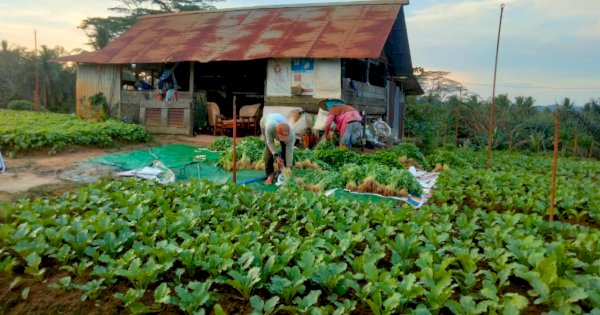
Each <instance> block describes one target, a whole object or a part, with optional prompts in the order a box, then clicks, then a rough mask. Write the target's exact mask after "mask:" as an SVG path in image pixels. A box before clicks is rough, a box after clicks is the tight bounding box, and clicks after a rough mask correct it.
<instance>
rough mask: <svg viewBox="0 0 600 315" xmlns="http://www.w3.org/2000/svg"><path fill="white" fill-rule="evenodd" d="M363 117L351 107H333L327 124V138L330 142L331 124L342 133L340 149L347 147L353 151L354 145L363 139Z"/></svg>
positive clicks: (328, 115)
mask: <svg viewBox="0 0 600 315" xmlns="http://www.w3.org/2000/svg"><path fill="white" fill-rule="evenodd" d="M361 121H362V117H360V114H359V113H358V111H357V110H356V109H354V107H352V106H350V105H337V106H333V107H331V109H330V110H329V113H328V114H327V122H325V138H327V139H328V140H329V130H330V128H331V123H335V128H336V129H337V130H338V131H339V133H340V147H343V146H346V147H348V149H352V144H353V143H354V142H356V141H358V140H359V139H360V138H361V137H362V125H361Z"/></svg>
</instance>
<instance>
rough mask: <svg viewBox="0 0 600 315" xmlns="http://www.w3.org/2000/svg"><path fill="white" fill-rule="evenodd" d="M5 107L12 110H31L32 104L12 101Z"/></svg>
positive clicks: (25, 101)
mask: <svg viewBox="0 0 600 315" xmlns="http://www.w3.org/2000/svg"><path fill="white" fill-rule="evenodd" d="M6 107H7V108H8V109H13V110H33V103H32V102H30V101H27V100H14V101H10V102H8V105H7V106H6Z"/></svg>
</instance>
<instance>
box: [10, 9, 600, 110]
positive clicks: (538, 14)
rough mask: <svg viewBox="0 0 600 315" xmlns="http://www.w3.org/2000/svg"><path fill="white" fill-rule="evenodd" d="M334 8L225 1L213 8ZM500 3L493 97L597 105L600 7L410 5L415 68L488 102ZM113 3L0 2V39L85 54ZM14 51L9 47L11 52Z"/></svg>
mask: <svg viewBox="0 0 600 315" xmlns="http://www.w3.org/2000/svg"><path fill="white" fill-rule="evenodd" d="M314 2H337V1H336V0H326V1H323V0H271V1H260V0H226V1H222V2H217V3H216V6H217V7H218V8H231V7H248V6H256V5H272V4H292V3H314ZM502 3H504V4H505V8H504V13H503V19H502V29H501V36H500V47H499V57H498V70H497V79H496V95H498V94H508V95H509V97H510V98H511V99H514V97H516V96H532V97H533V98H534V99H535V100H536V105H552V104H555V103H561V102H562V101H563V99H564V98H565V97H569V98H570V99H571V100H572V101H573V102H574V103H575V104H576V105H579V106H582V105H584V104H585V103H586V102H588V101H589V100H590V98H595V99H598V98H600V19H598V17H597V16H598V12H600V0H577V1H573V0H504V1H501V0H411V1H410V4H409V5H407V6H405V7H404V12H405V15H406V24H407V29H408V38H409V44H410V48H411V57H412V63H413V66H414V67H417V66H419V67H423V68H424V69H425V70H435V71H447V72H450V74H449V75H448V77H449V78H451V79H453V80H456V81H458V82H460V83H461V84H462V85H463V86H464V87H465V88H467V89H468V91H470V92H473V93H477V94H478V95H480V96H481V97H482V98H483V99H489V98H490V97H491V95H492V82H493V78H494V58H495V50H496V39H497V34H498V24H499V19H500V5H501V4H502ZM117 4H118V2H117V1H115V0H105V1H98V0H51V1H49V0H27V1H23V0H0V40H7V41H8V43H9V46H11V45H14V46H22V47H27V48H29V49H33V47H34V30H36V32H37V43H38V47H39V46H41V45H47V46H49V47H55V46H62V47H64V48H66V49H67V50H69V51H71V50H74V49H78V48H79V49H86V50H90V47H89V46H86V44H85V43H86V42H87V38H86V36H85V33H84V32H83V31H82V30H80V29H78V28H77V26H78V25H79V24H80V23H81V21H82V20H83V19H85V18H86V17H92V16H100V17H105V16H108V15H109V14H111V12H110V11H108V7H111V6H114V5H117ZM14 46H13V47H14Z"/></svg>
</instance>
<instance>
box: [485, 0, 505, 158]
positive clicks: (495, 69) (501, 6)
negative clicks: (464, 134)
mask: <svg viewBox="0 0 600 315" xmlns="http://www.w3.org/2000/svg"><path fill="white" fill-rule="evenodd" d="M502 13H504V3H503V4H502V5H500V23H499V24H498V39H497V40H496V61H495V63H494V84H493V87H492V108H491V110H490V139H489V144H488V168H492V143H493V140H494V105H495V102H496V71H497V70H498V50H499V49H500V30H501V29H502Z"/></svg>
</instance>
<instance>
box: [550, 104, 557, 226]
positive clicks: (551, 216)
mask: <svg viewBox="0 0 600 315" xmlns="http://www.w3.org/2000/svg"><path fill="white" fill-rule="evenodd" d="M559 129H560V120H559V119H558V113H557V112H554V160H553V161H552V188H551V190H550V213H549V217H548V219H549V220H550V221H553V220H554V193H555V191H556V164H557V161H558V131H559Z"/></svg>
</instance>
